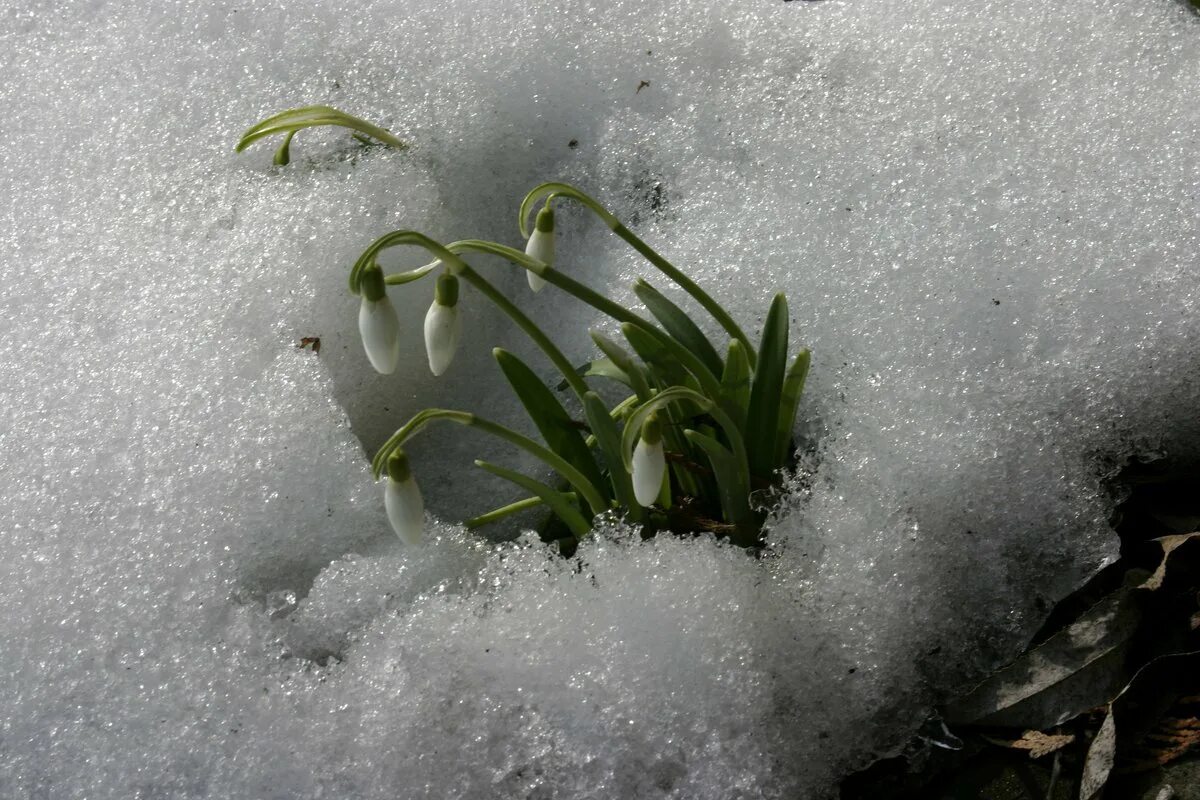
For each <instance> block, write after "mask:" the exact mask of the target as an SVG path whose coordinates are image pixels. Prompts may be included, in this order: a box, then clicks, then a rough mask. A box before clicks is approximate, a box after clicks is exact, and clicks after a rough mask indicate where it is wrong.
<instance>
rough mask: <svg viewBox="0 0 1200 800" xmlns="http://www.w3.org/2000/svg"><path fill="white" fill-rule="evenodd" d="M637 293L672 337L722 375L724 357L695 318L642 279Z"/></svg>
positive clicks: (716, 373) (638, 284)
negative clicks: (693, 319)
mask: <svg viewBox="0 0 1200 800" xmlns="http://www.w3.org/2000/svg"><path fill="white" fill-rule="evenodd" d="M633 292H634V294H636V295H637V296H638V299H639V300H641V301H642V303H643V305H645V306H646V308H647V310H649V312H650V313H651V314H653V315H654V318H655V319H657V320H658V321H659V322H660V323H661V324H662V326H663V329H664V330H666V332H667V334H668V335H670V336H671V337H672V338H673V339H675V341H677V342H679V343H680V344H681V345H683V346H684V347H686V348H687V349H689V350H691V351H692V352H693V353H695V354H696V356H697V357H698V358H699V359H700V360H701V361H703V362H704V365H705V366H706V367H708V368H709V369H710V370H711V371H712V373H713V374H714V375H719V374H721V357H720V356H719V355H718V354H717V351H716V348H714V347H713V346H712V342H710V341H709V340H708V337H707V336H705V335H704V332H703V331H702V330H700V327H699V326H698V325H696V323H695V322H693V321H692V318H691V317H689V316H688V315H687V314H686V313H684V311H683V309H681V308H680V307H679V306H677V305H675V304H674V303H672V302H671V301H670V300H669V299H667V297H666V296H665V295H664V294H662V293H661V292H659V291H658V290H657V289H655V288H654V287H653V286H651V285H650V284H649V283H648V282H646V281H645V280H642V279H640V278H639V279H638V280H637V281H635V282H634V284H633Z"/></svg>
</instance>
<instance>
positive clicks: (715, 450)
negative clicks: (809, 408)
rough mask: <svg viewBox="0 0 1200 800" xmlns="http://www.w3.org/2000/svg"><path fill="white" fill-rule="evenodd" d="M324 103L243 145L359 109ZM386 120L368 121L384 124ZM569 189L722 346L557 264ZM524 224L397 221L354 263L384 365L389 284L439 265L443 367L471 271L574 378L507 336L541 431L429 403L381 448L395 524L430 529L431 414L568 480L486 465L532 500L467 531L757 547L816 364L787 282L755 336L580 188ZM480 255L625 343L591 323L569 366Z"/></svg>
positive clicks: (506, 368)
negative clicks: (601, 322) (791, 338)
mask: <svg viewBox="0 0 1200 800" xmlns="http://www.w3.org/2000/svg"><path fill="white" fill-rule="evenodd" d="M313 109H324V107H320V106H317V107H310V108H309V109H297V110H296V111H294V112H285V114H281V115H278V116H276V117H272V118H270V119H269V120H266V121H264V122H263V123H260V124H259V125H257V126H255V127H254V128H251V129H250V131H248V132H247V134H246V137H244V138H243V140H242V144H241V145H239V149H240V148H241V147H243V146H245V145H246V144H248V143H249V142H250V141H255V140H257V139H259V138H262V137H264V136H267V135H270V134H271V133H285V135H287V136H288V137H290V136H291V135H292V134H293V133H294V132H295V130H298V129H299V127H303V126H305V125H311V124H346V123H345V121H344V120H345V119H354V118H351V117H348V115H343V116H342V117H338V118H337V119H339V120H342V121H339V122H336V123H330V122H326V121H323V120H328V119H333V118H334V117H332V116H330V115H328V114H324V115H323V113H319V112H318V111H314V110H313ZM338 113H339V114H340V112H338ZM289 114H291V115H292V116H288V115H289ZM313 120H321V121H318V122H314V121H313ZM357 123H361V120H359V121H357ZM363 124H365V123H363ZM349 127H353V126H349ZM372 128H373V126H372ZM356 129H357V130H364V128H362V127H361V126H359V127H357V128H356ZM378 130H379V129H373V130H372V131H369V132H371V135H375V136H378V134H377V133H376V132H375V131H378ZM389 135H390V134H389ZM285 145H286V142H285ZM277 160H278V159H277ZM561 202H574V203H579V204H581V205H583V206H584V207H585V208H587V209H589V210H590V211H591V212H593V213H595V214H596V215H597V216H598V217H600V219H601V220H602V221H603V222H604V223H605V224H606V225H608V227H609V228H610V229H611V230H612V231H613V232H614V233H615V234H616V235H617V236H619V237H620V238H621V239H623V240H624V241H625V242H626V243H628V244H629V245H630V246H631V247H632V248H633V249H634V250H636V251H637V252H638V253H639V254H641V255H642V257H643V258H645V260H646V262H647V264H648V265H649V266H650V267H652V268H653V269H654V270H655V271H657V272H658V273H659V274H661V275H662V276H663V277H665V278H666V279H667V280H669V281H671V282H673V283H675V284H676V285H678V286H679V287H680V288H682V289H683V290H684V291H685V292H686V293H687V294H688V295H689V296H690V297H691V298H692V300H694V301H695V303H696V304H697V305H698V306H699V307H700V308H701V309H703V311H704V312H705V313H707V314H708V315H709V316H710V317H711V318H712V319H713V320H714V321H715V322H716V323H717V325H718V326H719V327H720V328H721V329H722V330H723V331H724V333H725V335H726V337H727V341H726V342H724V343H723V344H724V346H723V347H722V348H721V349H718V347H717V346H716V345H714V343H713V340H712V339H710V338H709V336H708V335H707V334H706V333H705V332H704V330H703V328H702V327H701V326H700V325H699V324H697V322H696V321H695V320H693V319H692V317H691V316H690V315H689V314H688V313H687V312H686V311H684V310H683V309H682V308H681V307H680V306H678V305H677V304H676V303H674V302H673V301H672V300H670V299H669V298H668V297H667V296H666V295H665V294H663V293H662V292H660V291H659V290H658V289H657V288H656V287H655V286H653V285H652V284H651V283H650V282H649V281H647V280H645V279H639V280H638V281H637V282H636V283H635V284H634V292H635V294H636V296H637V297H638V299H639V300H640V301H641V302H642V304H643V305H644V306H645V312H646V313H645V314H642V313H638V312H637V311H634V310H631V309H628V308H626V307H624V306H622V305H620V304H618V303H616V302H614V301H612V300H610V299H608V298H607V297H606V296H604V295H603V294H602V293H600V292H598V291H596V290H594V289H592V288H590V287H588V286H587V285H585V284H583V283H581V282H580V281H577V280H576V279H574V278H573V277H571V276H570V275H569V274H567V272H566V271H560V269H559V268H558V267H557V266H556V264H555V261H556V259H555V230H554V227H555V226H554V206H555V204H556V203H561ZM539 203H541V208H540V209H539V210H538V212H537V214H536V219H535V222H534V224H533V225H532V226H531V225H530V218H531V216H532V215H533V211H534V209H535V208H537V206H538V204H539ZM519 227H520V231H521V234H522V235H523V236H524V237H525V239H526V246H525V249H524V251H521V250H517V249H515V248H512V247H508V246H506V245H504V244H501V243H498V242H491V241H485V240H480V239H465V240H461V241H457V242H450V243H447V244H443V243H440V242H437V241H435V240H433V239H431V238H429V237H428V236H425V235H423V234H421V233H419V232H417V231H411V230H398V231H392V232H391V233H388V234H385V235H383V236H381V237H380V238H378V239H376V240H375V241H374V242H373V243H372V244H371V245H370V246H369V247H368V248H367V249H366V250H365V251H363V253H362V255H361V256H360V257H359V258H358V260H357V262H356V263H355V264H354V266H353V268H352V269H351V271H350V277H349V284H350V290H351V292H353V293H354V294H356V295H359V296H360V297H361V298H362V304H361V306H360V311H359V328H360V332H361V334H362V336H363V342H364V346H365V349H366V352H367V355H368V357H369V359H370V361H371V363H372V364H373V365H374V366H375V368H376V369H377V370H379V371H381V372H385V373H386V372H391V371H392V370H393V369H394V368H395V365H396V361H397V358H398V354H399V336H400V327H401V326H400V324H399V322H398V320H397V318H396V314H395V310H394V308H393V307H392V305H391V302H390V300H389V299H388V296H387V293H388V290H389V289H390V288H393V287H397V286H400V285H404V284H408V283H413V282H417V281H420V280H421V279H423V278H425V277H426V276H428V275H431V274H434V273H437V274H438V276H439V277H438V281H437V287H436V291H435V293H434V300H433V304H432V305H431V306H430V309H429V314H428V315H427V316H426V319H425V343H426V349H427V352H428V355H429V362H430V367H431V369H432V371H433V372H434V374H441V373H442V372H443V371H444V370H445V369H446V368H447V367H448V366H449V365H450V362H451V359H452V357H453V353H454V350H455V348H456V347H457V346H458V342H459V332H460V328H461V320H460V318H459V315H458V301H459V296H460V291H459V284H460V282H462V283H465V284H466V285H467V286H469V287H471V288H472V289H474V290H475V291H476V292H478V293H479V294H480V295H482V296H483V297H485V298H486V299H487V300H489V301H491V302H492V303H494V304H495V305H496V306H497V307H499V308H500V309H501V310H502V311H503V312H504V313H506V314H507V315H508V316H509V317H510V318H511V319H512V320H513V322H514V323H516V325H517V326H518V327H519V328H520V329H521V330H522V331H524V332H525V333H526V334H527V335H528V336H529V337H530V338H531V339H532V340H533V342H534V343H535V344H536V345H537V346H538V348H539V349H540V350H541V351H542V353H543V354H544V355H545V357H546V358H547V359H548V360H549V362H550V363H551V364H552V365H553V366H554V368H555V369H556V370H557V371H558V373H559V374H560V376H561V382H560V383H559V384H558V388H559V390H560V392H568V391H569V395H568V396H567V397H566V398H564V399H563V400H560V399H559V396H558V395H557V394H556V393H555V392H554V391H552V390H551V388H550V387H549V386H547V385H546V384H545V383H544V382H543V381H542V380H541V379H540V378H539V377H538V374H537V372H536V371H535V370H534V369H533V368H532V367H531V366H530V365H528V364H526V363H525V362H523V361H522V360H521V359H519V358H518V357H517V356H515V355H513V354H512V353H509V352H507V351H504V350H501V349H499V348H497V349H495V350H494V351H493V354H494V356H495V358H496V362H497V365H498V366H499V367H500V369H501V371H502V373H503V374H504V376H505V378H506V379H507V381H508V383H509V385H510V386H511V387H512V390H513V392H514V394H515V395H516V396H517V398H518V399H519V400H520V402H521V404H522V406H523V407H524V409H525V411H526V412H527V413H528V415H529V417H530V419H531V420H532V421H533V423H534V426H535V427H536V428H537V430H538V433H539V434H540V436H541V441H540V442H539V441H537V440H534V439H532V438H530V437H527V436H524V435H523V434H520V433H518V432H516V431H513V430H511V429H509V428H507V427H505V426H503V425H500V424H498V423H496V422H493V421H491V420H488V419H486V418H484V417H481V416H480V415H478V414H475V413H473V412H470V411H460V410H451V409H426V410H424V411H421V412H420V413H418V414H416V415H415V416H414V417H413V418H412V419H410V420H409V421H408V422H407V423H405V424H404V425H403V426H401V427H400V428H399V429H398V430H397V431H396V432H395V433H394V434H393V435H392V436H391V437H390V438H389V439H388V440H387V441H386V442H385V443H384V444H383V446H382V447H381V448H380V449H379V451H378V452H377V453H376V454H375V457H374V459H373V461H372V468H373V470H374V474H375V476H376V478H379V477H382V476H387V481H388V485H387V489H386V493H385V499H386V500H387V507H388V514H389V518H390V519H391V520H392V524H393V526H394V527H395V528H396V530H397V533H398V534H399V535H400V537H401V538H402V539H404V540H405V541H406V542H410V543H411V542H415V541H419V539H420V531H419V527H420V519H421V516H422V514H421V512H422V511H423V506H421V503H422V501H421V499H420V493H419V491H418V490H417V489H416V482H415V478H414V477H413V476H412V473H411V470H409V468H408V464H407V458H406V457H405V455H404V449H403V448H404V445H405V444H406V443H407V442H408V441H409V440H410V439H412V438H413V437H414V436H416V435H417V434H419V433H420V432H422V431H424V430H425V429H427V428H428V427H429V426H430V425H432V424H433V423H435V422H452V423H456V424H459V425H465V426H469V427H471V428H473V429H475V430H479V431H481V432H483V433H487V434H491V435H493V436H497V437H499V438H502V439H504V440H506V441H508V442H509V443H511V444H512V445H514V446H516V447H518V448H521V449H523V450H525V451H526V452H528V453H531V454H532V455H534V456H536V457H537V458H538V459H540V460H541V461H542V462H543V463H544V464H545V465H546V466H547V467H548V468H549V469H550V470H552V471H553V472H554V473H556V474H557V476H558V480H559V481H560V482H559V483H557V484H556V485H550V484H548V483H545V482H543V481H540V480H537V479H536V478H533V477H530V476H528V475H523V474H521V473H518V472H515V471H513V470H510V469H508V468H506V467H503V466H499V465H496V464H490V463H487V462H483V461H477V462H475V463H476V466H478V467H479V468H480V469H483V470H484V471H486V472H489V473H491V474H493V475H497V476H499V477H502V478H505V479H506V480H509V481H511V482H512V483H514V484H516V485H517V486H519V487H521V489H522V490H524V491H525V492H527V493H528V497H526V498H525V499H522V500H519V501H517V502H514V503H510V504H508V505H505V506H503V507H501V508H496V509H494V510H492V511H489V512H488V513H486V514H482V515H480V516H478V517H475V518H474V519H471V520H468V521H467V523H466V524H467V526H468V527H470V528H479V527H482V526H484V525H489V524H492V523H495V522H497V521H499V520H502V519H505V518H506V517H508V516H510V515H512V514H514V513H517V512H520V511H523V510H526V509H530V508H535V507H544V508H546V509H547V510H548V511H549V513H550V515H551V518H552V520H553V521H554V524H551V525H548V526H545V527H544V528H543V537H544V538H546V539H550V540H556V541H558V542H559V543H560V544H561V545H563V546H564V547H566V548H568V549H569V548H572V547H573V546H574V544H575V543H577V542H578V540H579V539H581V538H583V537H584V536H586V535H587V534H588V533H589V531H590V530H591V528H592V524H593V521H594V520H595V519H596V517H598V516H600V515H604V514H609V513H615V514H618V515H621V516H623V517H624V518H625V519H627V520H628V521H630V522H633V523H635V524H639V525H641V526H643V529H644V530H645V531H646V532H647V533H653V532H654V531H657V530H661V529H669V530H673V531H679V532H689V531H697V530H702V531H711V532H714V533H716V534H718V535H722V536H728V537H729V538H730V539H731V540H732V541H733V542H735V543H736V544H739V545H742V546H746V547H752V546H755V545H758V544H760V543H761V539H760V537H761V528H762V523H763V519H764V515H765V510H764V509H763V508H762V507H761V506H760V505H759V504H758V503H756V502H755V499H754V498H755V496H756V494H758V493H760V492H761V491H762V490H765V489H770V488H771V487H773V486H776V485H777V483H778V480H779V475H780V470H781V469H782V468H785V467H787V466H788V465H789V462H790V460H791V459H792V457H793V454H794V449H795V448H794V442H793V429H794V427H795V420H796V414H797V409H798V406H799V402H800V397H801V394H802V392H803V390H804V382H805V378H806V377H807V375H808V369H809V363H810V355H809V351H808V350H806V349H802V350H800V351H799V352H798V353H796V354H795V355H794V356H791V357H790V358H789V347H788V344H789V343H788V309H787V300H786V298H785V297H784V295H783V294H777V295H776V296H775V297H774V299H773V300H772V301H771V305H770V309H769V311H768V312H767V317H766V321H765V323H764V325H763V330H762V334H761V336H760V338H759V340H758V342H757V345H756V344H754V343H752V342H751V340H750V338H749V337H748V336H747V335H746V334H745V333H744V332H743V330H742V329H741V327H739V326H738V324H737V323H736V322H735V321H734V320H733V318H732V317H731V316H730V314H729V313H728V312H727V311H726V310H725V308H724V307H722V306H721V305H720V303H718V302H717V301H716V300H715V299H714V298H713V297H712V296H711V295H709V294H708V293H707V292H705V291H704V290H703V289H702V288H701V287H700V286H698V285H697V284H696V283H695V282H694V281H692V280H691V279H690V278H688V277H687V275H685V274H684V273H683V272H682V271H680V270H679V269H678V268H677V267H675V266H674V265H673V264H671V263H670V262H669V261H668V260H667V259H665V258H664V257H663V256H662V255H660V254H659V253H658V252H656V251H655V250H654V249H653V248H651V247H650V246H649V245H648V244H646V243H645V242H644V241H642V240H641V239H640V238H639V237H637V236H636V235H635V234H634V233H633V232H632V231H630V230H629V229H628V228H627V227H625V226H624V225H623V224H622V223H621V222H620V221H619V220H618V219H617V218H616V217H615V216H614V215H613V214H612V213H611V212H609V211H608V210H607V209H606V208H604V207H603V206H602V205H601V204H600V203H598V202H597V201H596V200H594V199H593V198H592V197H590V196H588V195H587V194H585V193H584V192H582V191H580V190H579V189H578V188H576V187H574V186H571V185H569V184H565V183H544V184H542V185H540V186H538V187H536V188H534V189H533V190H532V191H531V192H530V193H529V194H528V195H526V197H525V199H524V200H523V202H522V203H521V207H520V213H519ZM401 246H411V247H418V248H421V249H424V250H426V251H427V252H428V253H429V254H430V256H432V258H433V259H434V260H433V261H432V262H431V263H428V264H426V265H425V266H422V267H419V268H417V269H413V270H408V271H403V272H398V273H394V274H391V275H385V274H384V273H383V270H382V268H381V267H380V266H379V264H378V261H377V259H378V257H379V255H380V254H381V253H382V252H383V251H385V250H388V249H391V248H395V247H401ZM476 255H490V256H497V257H499V258H500V259H502V260H503V261H505V262H507V263H508V264H510V265H513V266H515V267H517V268H520V269H523V270H525V271H526V272H527V275H528V276H529V284H530V286H531V288H532V289H533V290H534V291H538V290H540V289H541V288H542V287H543V286H545V285H546V284H549V285H552V286H554V287H555V289H557V290H560V291H563V292H565V293H566V294H568V295H570V296H571V297H573V298H575V299H576V300H578V301H580V302H582V303H584V304H586V305H589V306H591V307H592V308H594V309H596V310H597V311H600V312H601V313H603V314H605V315H607V316H609V317H611V318H612V319H613V320H614V321H615V322H616V323H617V324H618V326H619V330H620V333H621V338H622V339H623V341H617V340H615V339H612V338H609V337H607V336H604V335H602V334H600V333H598V332H595V331H593V332H592V338H593V340H594V342H595V343H596V346H597V348H598V351H599V352H598V354H597V357H596V358H595V359H593V360H591V361H589V362H588V363H586V364H584V365H582V366H578V365H575V364H573V363H572V362H571V361H569V360H568V359H567V357H566V356H565V355H564V354H563V353H562V351H561V350H559V348H558V347H557V346H556V345H555V344H554V342H553V341H551V339H550V338H549V337H548V336H547V335H546V333H545V332H544V331H543V330H542V329H541V328H540V327H539V326H538V325H537V324H536V323H535V322H534V321H533V320H532V319H531V318H530V317H529V316H528V315H527V314H525V312H523V311H522V310H521V309H520V308H519V307H518V305H517V304H516V303H514V302H513V301H512V300H510V299H509V298H508V297H506V296H505V295H504V294H503V293H502V292H500V291H499V290H498V289H497V288H496V287H495V286H494V285H493V284H492V283H491V282H490V281H488V280H487V279H486V278H485V277H484V276H483V274H481V273H480V272H478V271H477V270H476V269H475V268H474V266H473V265H472V264H470V263H468V261H467V258H469V257H474V256H476ZM722 352H723V353H724V355H722ZM601 382H609V383H615V384H617V385H619V386H620V387H622V388H623V390H624V392H625V393H626V394H625V396H624V398H623V399H621V400H620V401H618V402H616V403H614V404H612V405H611V406H610V405H608V404H606V403H605V402H604V401H603V400H602V399H601V395H600V394H599V393H598V392H597V391H595V387H593V385H592V384H593V383H596V384H598V383H601ZM564 401H565V402H564Z"/></svg>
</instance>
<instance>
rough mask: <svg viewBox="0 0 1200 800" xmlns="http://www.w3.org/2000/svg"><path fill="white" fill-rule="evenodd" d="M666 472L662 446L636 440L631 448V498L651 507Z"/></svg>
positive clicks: (660, 488)
mask: <svg viewBox="0 0 1200 800" xmlns="http://www.w3.org/2000/svg"><path fill="white" fill-rule="evenodd" d="M666 471H667V459H666V456H664V455H663V446H662V442H661V441H660V442H659V443H658V444H646V440H645V439H638V443H637V446H636V447H634V448H633V496H634V497H636V498H637V501H638V502H639V503H641V504H642V505H644V506H649V505H653V504H654V502H655V501H656V500H658V493H659V492H660V491H662V482H663V475H665V474H666Z"/></svg>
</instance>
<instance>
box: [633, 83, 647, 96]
mask: <svg viewBox="0 0 1200 800" xmlns="http://www.w3.org/2000/svg"><path fill="white" fill-rule="evenodd" d="M649 86H650V81H641V82H639V83H638V87H637V91H635V92H634V94H638V93H639V92H641V91H642V89H646V88H649Z"/></svg>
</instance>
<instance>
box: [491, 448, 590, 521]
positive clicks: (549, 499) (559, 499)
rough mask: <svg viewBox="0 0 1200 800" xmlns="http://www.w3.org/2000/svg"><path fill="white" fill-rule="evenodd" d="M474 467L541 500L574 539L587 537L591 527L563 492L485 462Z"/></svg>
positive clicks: (526, 476)
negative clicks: (502, 479)
mask: <svg viewBox="0 0 1200 800" xmlns="http://www.w3.org/2000/svg"><path fill="white" fill-rule="evenodd" d="M475 466H477V467H479V468H480V469H482V470H484V471H485V472H490V473H492V474H493V475H495V476H497V477H500V478H504V479H505V480H508V481H512V482H513V483H515V484H516V485H517V486H520V487H521V488H522V489H524V490H525V491H527V492H532V493H533V494H535V495H537V496H538V497H540V498H541V499H542V502H544V503H545V504H546V505H548V506H550V510H551V511H553V512H554V513H555V514H556V515H557V516H558V518H559V519H561V520H562V521H563V522H564V523H566V525H567V527H568V528H570V529H571V533H573V534H575V538H576V539H582V538H583V537H584V536H587V535H588V532H589V531H591V529H592V526H591V525H589V524H588V521H587V520H586V519H584V517H583V514H581V513H579V509H577V508H575V506H574V504H573V503H571V501H570V500H569V499H567V495H566V494H564V493H563V492H559V491H555V490H554V489H551V488H550V487H549V486H547V485H546V484H544V483H542V482H541V481H535V480H534V479H533V478H530V477H529V476H528V475H522V474H521V473H519V472H514V471H513V470H511V469H505V468H504V467H498V466H496V465H495V464H489V463H488V462H486V461H478V460H477V461H476V462H475Z"/></svg>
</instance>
